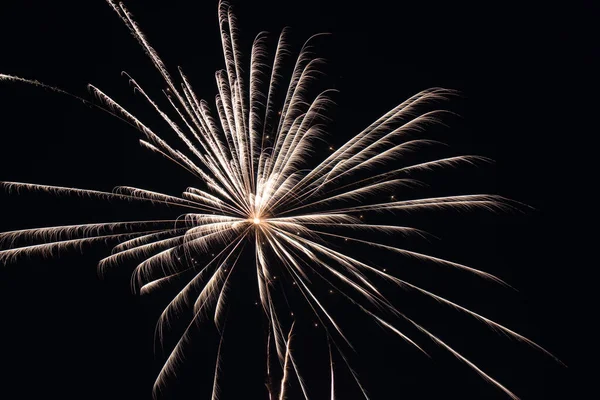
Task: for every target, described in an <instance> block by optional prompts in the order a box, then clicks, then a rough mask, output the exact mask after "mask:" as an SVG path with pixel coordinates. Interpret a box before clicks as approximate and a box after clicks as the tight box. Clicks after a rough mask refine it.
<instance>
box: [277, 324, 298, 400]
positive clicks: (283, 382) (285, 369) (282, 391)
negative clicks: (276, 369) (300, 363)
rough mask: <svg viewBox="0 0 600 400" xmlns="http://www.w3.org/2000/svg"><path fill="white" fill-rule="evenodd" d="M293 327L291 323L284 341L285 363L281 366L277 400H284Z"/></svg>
mask: <svg viewBox="0 0 600 400" xmlns="http://www.w3.org/2000/svg"><path fill="white" fill-rule="evenodd" d="M294 325H295V322H292V326H291V327H290V332H289V333H288V337H287V340H286V346H285V362H284V364H283V377H282V378H281V389H280V390H279V400H284V399H285V388H286V383H287V380H288V370H289V366H288V363H289V361H290V354H291V352H292V350H291V344H292V332H293V331H294Z"/></svg>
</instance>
